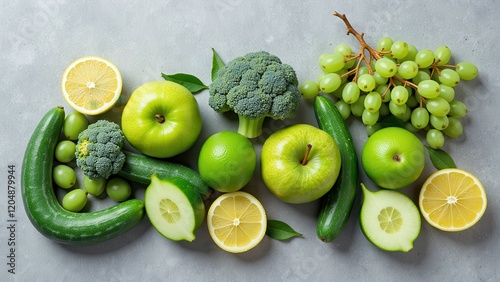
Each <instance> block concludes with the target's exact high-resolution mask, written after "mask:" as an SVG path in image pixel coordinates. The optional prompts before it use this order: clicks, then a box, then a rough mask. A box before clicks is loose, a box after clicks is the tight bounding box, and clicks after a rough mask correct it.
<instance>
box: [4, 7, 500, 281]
mask: <svg viewBox="0 0 500 282" xmlns="http://www.w3.org/2000/svg"><path fill="white" fill-rule="evenodd" d="M367 2H370V1H293V2H292V1H262V0H259V1H242V0H215V1H194V0H186V1H172V0H167V1H68V0H58V1H57V0H48V1H22V3H21V1H6V0H1V1H0V14H1V17H0V42H1V45H0V46H1V49H0V50H1V51H0V70H1V73H2V75H1V76H0V84H1V91H0V96H1V97H2V100H3V102H2V103H1V105H0V107H1V110H0V115H1V120H2V123H1V124H2V125H1V127H0V131H1V134H2V138H1V139H0V156H1V163H2V168H3V170H2V171H1V172H0V178H1V179H2V181H3V183H4V184H3V185H4V189H1V190H2V191H3V192H2V193H1V196H0V222H1V224H0V226H1V227H2V228H1V231H0V244H1V245H2V246H1V248H0V250H1V251H0V252H1V253H0V256H1V257H2V258H3V259H2V260H1V261H2V264H1V265H2V266H1V267H0V280H2V281H89V280H94V281H142V280H144V281H160V280H163V281H234V280H236V279H237V280H241V281H250V280H251V281H270V280H272V281H332V280H334V281H351V280H352V281H498V279H499V277H500V274H499V272H498V262H499V261H500V256H499V254H500V243H499V240H498V237H499V231H500V221H499V217H498V216H497V215H498V214H500V207H499V204H500V191H499V189H498V187H497V186H498V176H497V173H498V163H499V158H498V155H499V153H500V152H499V149H498V148H499V143H498V140H499V138H498V137H499V136H498V132H499V128H498V127H499V123H498V121H499V119H498V109H499V107H500V102H499V99H498V97H497V92H498V89H499V88H500V81H499V77H500V76H499V75H498V64H497V63H496V60H497V56H498V30H499V28H500V26H499V23H500V22H499V21H498V15H499V14H500V5H499V3H498V1H494V0H485V1H471V0H459V1H449V0H446V1H430V0H422V1H397V0H394V1H389V0H384V1H371V2H370V3H367ZM334 10H337V11H339V12H341V13H345V14H347V16H348V18H349V19H350V20H351V23H352V24H353V25H354V27H356V28H357V29H358V30H360V31H364V32H365V39H366V40H367V41H368V42H371V43H373V44H375V43H376V41H377V40H378V38H380V37H382V36H390V37H392V38H393V39H396V40H397V39H402V40H406V41H407V42H410V43H412V44H414V45H416V46H417V48H419V49H422V48H430V49H434V48H436V47H438V46H439V45H448V46H449V47H450V48H451V50H452V51H453V55H454V58H455V62H459V61H462V60H467V61H471V62H473V63H475V64H476V65H478V66H479V69H480V77H479V79H477V80H475V81H472V82H464V83H462V84H461V85H460V86H459V87H458V88H457V96H456V97H457V99H460V100H463V101H465V102H466V103H467V104H468V105H469V116H468V117H467V118H465V119H464V125H465V134H464V136H462V137H460V138H459V139H457V140H448V141H447V143H446V145H445V150H447V151H448V152H449V153H450V154H451V155H452V156H453V157H454V159H455V161H456V163H457V164H458V166H459V167H461V168H464V169H467V170H470V171H471V172H473V173H474V174H476V175H477V176H478V177H479V178H480V179H481V180H482V182H483V183H484V185H485V187H486V189H487V193H488V197H489V206H488V209H487V211H486V214H485V215H484V217H483V219H482V220H481V221H480V222H479V223H478V224H477V225H476V226H475V227H474V228H472V229H470V230H467V231H464V232H460V233H444V232H440V231H438V230H436V229H433V228H432V227H431V226H429V225H428V224H427V223H425V222H423V224H422V232H421V235H420V237H419V238H418V239H417V241H416V242H415V248H414V249H413V250H412V251H411V252H410V253H406V254H402V253H387V252H382V251H380V250H378V249H376V248H375V247H374V246H372V245H371V244H370V243H369V242H368V241H367V240H366V239H365V237H364V236H363V234H362V232H361V230H360V228H359V221H358V218H357V216H358V214H359V212H358V211H359V206H360V199H359V198H358V200H357V201H356V205H355V207H354V211H353V213H352V215H351V218H350V221H349V222H348V224H347V226H346V228H345V230H344V232H343V233H342V235H341V236H340V237H339V238H338V239H337V240H336V241H334V242H333V243H330V244H325V243H322V242H320V241H319V240H318V239H317V238H316V233H315V227H316V212H317V209H318V203H317V202H315V203H310V204H305V205H289V204H284V203H281V202H279V201H278V200H277V199H276V198H275V197H273V196H272V195H271V194H270V193H269V192H268V191H267V189H266V188H265V186H264V185H263V184H262V181H261V179H260V177H259V174H258V173H256V175H255V177H254V179H253V180H252V181H251V183H250V184H249V186H248V187H246V188H245V190H246V191H249V192H251V193H253V194H254V195H256V196H257V197H258V198H259V199H261V200H262V202H263V204H264V206H265V207H266V209H267V212H268V216H269V218H272V219H279V220H282V221H285V222H287V223H289V224H290V225H291V226H292V227H294V228H295V229H296V230H297V231H299V232H302V233H303V234H304V237H303V238H296V239H293V240H290V241H288V242H280V241H275V240H271V239H269V238H266V239H265V240H264V242H263V243H262V244H261V245H259V247H257V248H256V249H255V250H252V251H251V252H249V253H246V254H241V255H232V254H228V253H225V252H223V251H221V250H220V249H218V248H217V247H216V246H215V245H214V244H213V243H212V241H211V239H210V237H209V235H208V231H207V230H206V225H205V224H204V225H203V226H202V228H201V229H200V230H199V232H198V233H197V235H198V238H197V239H196V241H195V242H193V243H175V242H170V241H167V240H166V239H164V238H163V237H161V236H160V235H159V234H158V233H157V232H156V231H155V230H154V228H152V227H151V225H150V223H149V221H148V220H147V219H145V220H144V221H143V222H142V223H141V224H140V225H139V226H138V227H137V228H135V229H134V230H132V231H131V232H128V233H126V234H124V235H123V236H120V237H118V238H116V239H113V240H111V241H109V242H105V243H102V244H98V245H95V246H86V247H81V246H65V245H59V244H56V243H53V242H51V241H48V240H47V239H45V238H44V237H43V236H42V235H40V234H39V233H38V232H37V231H36V230H35V229H34V228H33V226H32V225H31V224H30V222H29V220H28V219H27V217H26V214H25V212H24V209H23V206H22V202H21V194H20V187H19V179H18V184H17V194H16V219H17V222H16V227H17V228H16V233H15V239H16V241H15V243H16V245H15V255H16V269H15V272H16V274H10V273H8V271H7V270H8V269H9V266H7V265H6V262H8V259H7V258H6V256H8V255H9V251H8V249H7V248H8V247H9V246H7V239H8V238H9V236H10V233H9V231H8V230H7V228H5V226H6V225H7V200H8V198H7V192H6V188H5V187H6V186H7V184H6V182H7V175H8V173H7V166H8V165H15V167H16V176H17V177H19V176H20V170H21V162H22V157H23V153H24V148H25V145H26V142H27V141H28V139H29V137H30V135H31V132H32V130H33V128H34V127H35V125H36V124H37V122H38V120H39V119H40V118H41V117H42V115H43V114H44V113H45V112H46V111H47V110H48V109H49V108H51V107H53V106H56V105H63V106H65V108H66V110H67V111H68V112H69V111H71V109H70V108H69V106H68V105H66V104H65V102H64V99H63V98H62V95H61V91H60V85H59V84H60V80H61V75H62V73H63V71H64V69H65V68H66V66H67V65H68V64H69V63H71V62H72V61H73V60H74V59H76V58H79V57H82V56H85V55H99V56H102V57H105V58H108V59H110V60H111V61H113V62H114V63H115V64H116V65H117V66H118V67H119V69H120V70H121V72H122V75H123V79H124V88H123V99H122V105H123V103H125V102H126V99H127V98H128V96H129V95H130V94H131V93H132V91H133V90H134V89H135V88H136V87H138V86H139V85H141V84H142V83H144V82H147V81H150V80H160V79H162V78H161V72H165V73H177V72H186V73H192V74H195V75H197V76H199V77H200V78H201V79H202V80H203V81H205V82H207V83H208V82H209V79H210V67H211V49H210V48H211V47H213V48H215V49H216V50H217V52H218V53H219V54H220V55H221V57H222V59H224V60H226V61H227V60H230V59H232V58H233V57H235V56H239V55H242V54H245V53H247V52H250V51H256V50H266V51H269V52H271V53H274V54H275V55H278V56H279V57H280V58H281V59H282V60H283V61H284V62H286V63H288V64H290V65H292V66H293V67H294V68H295V69H296V71H297V74H298V76H299V79H300V80H306V79H314V78H315V77H316V76H317V75H318V74H319V73H320V70H319V68H318V67H317V58H318V56H319V55H320V54H321V53H324V52H328V51H331V50H332V49H333V47H334V46H335V45H336V44H338V43H349V44H351V45H352V46H357V45H356V41H355V39H354V38H353V37H352V36H346V35H345V27H344V25H343V23H342V21H341V20H339V19H337V18H335V17H333V16H332V12H333V11H334ZM207 97H208V92H207V91H205V92H202V93H200V94H198V95H197V96H196V98H197V100H198V101H199V103H200V106H201V108H202V115H203V118H204V129H203V131H202V135H201V136H200V140H199V141H198V142H197V143H196V145H195V146H194V147H193V148H192V149H191V150H190V151H189V152H187V153H185V154H183V155H182V156H180V158H182V161H183V162H186V163H188V164H190V165H192V166H194V167H195V166H196V160H197V154H198V151H199V147H200V146H201V144H202V142H203V140H204V139H205V138H207V137H208V136H210V135H211V134H213V133H215V132H217V131H220V130H227V129H236V126H237V120H236V119H235V118H234V116H232V115H219V114H216V113H214V112H213V111H212V110H211V109H210V108H208V105H207ZM120 109H121V108H120V105H118V106H117V107H116V108H115V109H113V110H112V111H111V112H109V113H108V114H106V115H105V116H104V117H106V118H110V119H114V120H117V121H119V116H120V115H119V114H120ZM296 122H305V123H311V124H316V122H315V119H314V114H313V111H312V107H311V104H310V103H303V105H302V109H301V114H300V115H299V116H297V117H296V118H294V119H292V120H287V121H285V122H267V123H266V124H265V128H264V132H265V133H264V135H263V137H262V138H258V139H257V140H255V141H254V144H255V146H256V148H257V150H258V151H259V150H260V146H261V144H262V143H263V141H264V139H265V137H266V136H268V135H269V134H270V132H272V131H273V130H276V129H278V128H281V127H283V126H285V125H289V124H291V123H296ZM349 125H350V128H351V131H352V134H353V136H354V138H355V142H356V146H357V149H358V150H359V151H360V149H361V147H362V144H363V143H364V141H365V140H366V134H365V131H364V127H363V126H362V125H361V124H360V122H359V121H354V120H353V121H351V122H349ZM427 161H428V165H427V166H426V169H425V171H424V174H423V177H422V178H421V179H419V180H418V181H417V183H416V184H415V185H413V186H411V187H408V188H405V189H404V190H402V191H403V192H404V193H406V194H407V195H409V196H411V197H412V199H414V200H416V199H417V197H418V189H419V185H421V184H422V182H423V180H424V176H427V175H429V174H430V173H431V172H432V171H434V169H433V168H432V165H431V164H430V162H429V160H427ZM361 181H363V182H365V183H367V185H369V186H370V185H373V184H372V183H371V182H370V181H369V180H368V179H367V178H366V175H365V174H363V173H362V174H361ZM372 187H373V186H372ZM134 196H136V197H138V198H142V197H143V189H142V188H140V187H138V188H137V189H136V191H135V194H134ZM92 200H94V201H93V202H94V204H93V205H92V207H91V208H92V209H99V208H102V207H105V206H107V205H110V204H112V203H111V202H110V201H108V200H100V201H95V199H92Z"/></svg>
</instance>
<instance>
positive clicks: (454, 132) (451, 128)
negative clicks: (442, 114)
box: [443, 117, 464, 138]
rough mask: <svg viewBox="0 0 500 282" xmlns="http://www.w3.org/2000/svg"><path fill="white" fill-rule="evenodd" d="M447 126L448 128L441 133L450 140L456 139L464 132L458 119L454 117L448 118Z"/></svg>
mask: <svg viewBox="0 0 500 282" xmlns="http://www.w3.org/2000/svg"><path fill="white" fill-rule="evenodd" d="M448 120H449V124H448V127H446V128H445V129H444V130H443V132H444V134H446V135H447V136H448V137H450V138H458V137H460V135H462V133H463V132H464V128H463V126H462V123H461V122H460V120H459V119H458V118H454V117H448Z"/></svg>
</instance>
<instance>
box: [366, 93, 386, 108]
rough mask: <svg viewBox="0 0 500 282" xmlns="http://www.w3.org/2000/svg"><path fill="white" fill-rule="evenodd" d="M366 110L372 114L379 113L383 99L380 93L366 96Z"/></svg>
mask: <svg viewBox="0 0 500 282" xmlns="http://www.w3.org/2000/svg"><path fill="white" fill-rule="evenodd" d="M364 105H365V109H366V110H367V111H369V112H370V113H374V112H378V110H379V109H380V106H381V105H382V97H380V93H378V92H370V93H368V94H366V98H365V101H364Z"/></svg>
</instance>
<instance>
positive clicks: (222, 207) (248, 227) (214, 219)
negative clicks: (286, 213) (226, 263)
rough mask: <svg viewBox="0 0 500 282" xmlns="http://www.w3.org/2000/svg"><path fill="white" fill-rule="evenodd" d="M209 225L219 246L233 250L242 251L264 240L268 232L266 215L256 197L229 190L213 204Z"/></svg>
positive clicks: (208, 218)
mask: <svg viewBox="0 0 500 282" xmlns="http://www.w3.org/2000/svg"><path fill="white" fill-rule="evenodd" d="M207 225H208V231H209V233H210V236H211V237H212V239H213V240H214V242H215V244H217V246H219V247H220V248H221V249H223V250H225V251H227V252H230V253H242V252H246V251H249V250H250V249H252V248H254V247H255V246H257V244H259V243H260V242H261V241H262V239H263V238H264V236H265V235H266V228H267V217H266V212H265V210H264V207H263V206H262V204H261V203H260V202H259V200H257V198H255V197H254V196H252V195H251V194H249V193H247V192H242V191H238V192H230V193H225V194H222V195H221V196H219V197H218V198H217V199H215V201H214V202H213V203H212V205H211V206H210V209H209V210H208V215H207Z"/></svg>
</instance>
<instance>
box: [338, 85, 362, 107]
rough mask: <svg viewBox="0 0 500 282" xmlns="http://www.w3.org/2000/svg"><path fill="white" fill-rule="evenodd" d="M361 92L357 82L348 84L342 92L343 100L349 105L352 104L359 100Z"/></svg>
mask: <svg viewBox="0 0 500 282" xmlns="http://www.w3.org/2000/svg"><path fill="white" fill-rule="evenodd" d="M359 95H360V91H359V87H358V84H357V83H356V82H352V81H350V82H348V83H346V85H345V87H344V90H342V100H343V101H344V102H346V103H347V104H352V103H354V102H356V101H357V100H358V99H359Z"/></svg>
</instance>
